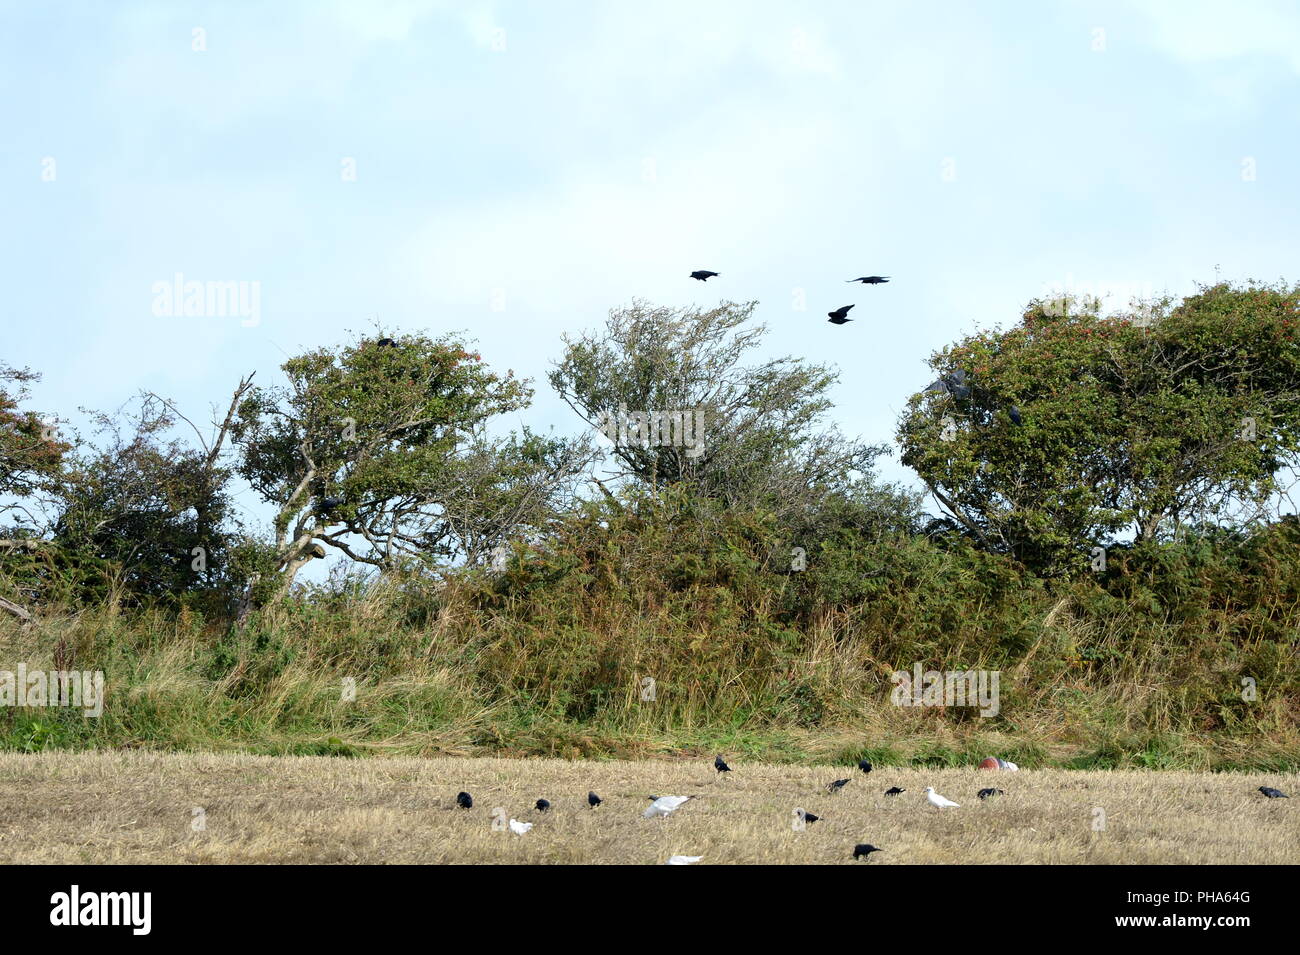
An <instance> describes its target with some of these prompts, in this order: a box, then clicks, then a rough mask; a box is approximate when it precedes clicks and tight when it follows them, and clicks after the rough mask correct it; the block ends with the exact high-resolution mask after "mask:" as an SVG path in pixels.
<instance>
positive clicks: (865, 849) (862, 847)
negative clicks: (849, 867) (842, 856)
mask: <svg viewBox="0 0 1300 955" xmlns="http://www.w3.org/2000/svg"><path fill="white" fill-rule="evenodd" d="M884 851H885V850H884V849H881V848H880V847H879V846H873V845H872V844H871V843H869V842H859V843H858V844H857V845H856V846H854V847H853V861H854V862H856V861H857V860H858V859H861V858H862V857H863V856H865V857H866V859H867V861H868V862H870V861H871V853H873V852H884Z"/></svg>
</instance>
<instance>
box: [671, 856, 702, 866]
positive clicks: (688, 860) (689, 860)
mask: <svg viewBox="0 0 1300 955" xmlns="http://www.w3.org/2000/svg"><path fill="white" fill-rule="evenodd" d="M703 858H704V856H669V857H668V861H667V862H665V863H664V865H695V863H697V862H699V861H700V860H701V859H703Z"/></svg>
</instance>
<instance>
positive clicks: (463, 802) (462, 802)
mask: <svg viewBox="0 0 1300 955" xmlns="http://www.w3.org/2000/svg"><path fill="white" fill-rule="evenodd" d="M456 805H458V806H460V808H461V809H473V808H474V797H473V796H471V795H470V794H469V793H456Z"/></svg>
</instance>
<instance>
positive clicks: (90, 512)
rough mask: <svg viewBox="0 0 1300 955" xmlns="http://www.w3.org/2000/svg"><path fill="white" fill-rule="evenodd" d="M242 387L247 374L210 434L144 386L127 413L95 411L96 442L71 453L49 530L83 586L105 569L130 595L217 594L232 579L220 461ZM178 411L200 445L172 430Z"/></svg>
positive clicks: (118, 590)
mask: <svg viewBox="0 0 1300 955" xmlns="http://www.w3.org/2000/svg"><path fill="white" fill-rule="evenodd" d="M249 387H250V382H249V381H248V380H245V381H244V382H242V383H241V385H240V387H239V389H237V390H236V393H235V396H234V398H233V399H232V402H231V407H230V410H229V411H228V412H227V414H226V417H225V419H224V420H223V421H217V422H214V425H215V426H216V430H215V434H214V436H213V438H212V439H211V441H208V440H207V439H205V438H204V436H203V434H202V433H201V432H200V431H199V429H198V428H197V427H194V425H193V424H192V423H191V422H189V420H188V419H186V418H185V417H184V416H183V415H181V414H180V413H179V412H178V411H176V409H175V407H174V406H173V405H172V403H171V402H169V401H167V400H165V399H163V398H160V397H158V396H157V395H153V394H149V393H145V394H143V395H141V396H140V398H139V400H138V402H137V403H136V405H135V408H134V410H133V412H131V413H130V414H129V415H124V414H119V415H108V414H103V413H99V414H95V415H94V416H93V418H94V421H95V422H96V424H97V425H98V430H99V432H100V434H101V435H102V436H103V441H102V444H101V445H100V446H99V447H93V446H92V447H89V448H88V449H86V450H84V451H82V452H80V453H78V454H77V455H76V456H75V457H74V458H72V459H71V460H69V462H68V465H67V467H66V468H65V471H64V473H63V475H62V479H61V486H60V491H59V499H60V512H59V515H58V518H57V521H56V522H55V525H54V528H53V535H52V543H53V544H54V545H55V546H56V547H58V548H59V549H60V550H61V551H62V552H63V557H64V560H65V563H68V564H70V565H72V566H76V567H79V568H80V569H81V570H82V577H83V580H82V587H83V588H84V587H86V586H91V587H93V586H94V583H93V582H94V580H95V579H96V578H98V577H100V576H102V577H104V578H106V579H107V580H108V582H109V585H110V587H111V593H112V594H113V595H114V596H115V597H117V598H119V599H120V598H125V599H127V600H130V601H133V602H135V601H142V600H147V599H155V600H176V599H179V598H180V597H181V596H182V595H184V594H189V593H197V592H208V593H210V594H213V595H215V596H216V597H217V598H218V599H219V600H221V601H223V602H224V600H225V598H226V595H227V592H228V590H229V589H230V587H231V586H232V585H233V583H234V581H233V580H232V576H234V575H233V574H232V567H231V563H230V560H229V553H230V548H231V544H232V541H233V532H234V530H235V528H234V527H233V526H232V521H233V515H232V501H231V497H230V494H229V491H228V484H229V480H230V470H229V469H228V468H227V467H224V466H222V465H220V464H219V463H218V462H219V459H220V455H221V451H222V445H223V444H224V441H225V437H226V433H227V431H228V429H229V426H230V421H231V417H232V415H233V413H234V405H235V402H237V401H238V400H239V399H240V397H241V396H242V394H243V393H244V392H245V391H247V390H248V388H249ZM182 420H183V421H185V422H186V423H187V424H190V426H191V427H192V428H194V431H195V434H196V435H197V437H198V445H197V446H189V445H186V444H185V443H184V442H182V441H181V440H179V439H178V438H176V437H172V436H170V432H171V431H172V429H173V428H174V427H175V426H176V424H177V422H178V421H182ZM95 569H98V571H99V572H98V573H96V572H95ZM86 571H91V572H90V573H85V572H86ZM83 596H84V593H83Z"/></svg>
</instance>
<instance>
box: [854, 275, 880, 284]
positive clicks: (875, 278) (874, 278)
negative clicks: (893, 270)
mask: <svg viewBox="0 0 1300 955" xmlns="http://www.w3.org/2000/svg"><path fill="white" fill-rule="evenodd" d="M849 281H850V282H861V283H862V284H863V285H884V284H885V283H886V282H888V281H889V276H888V275H864V276H862V277H861V278H856V279H849Z"/></svg>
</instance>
